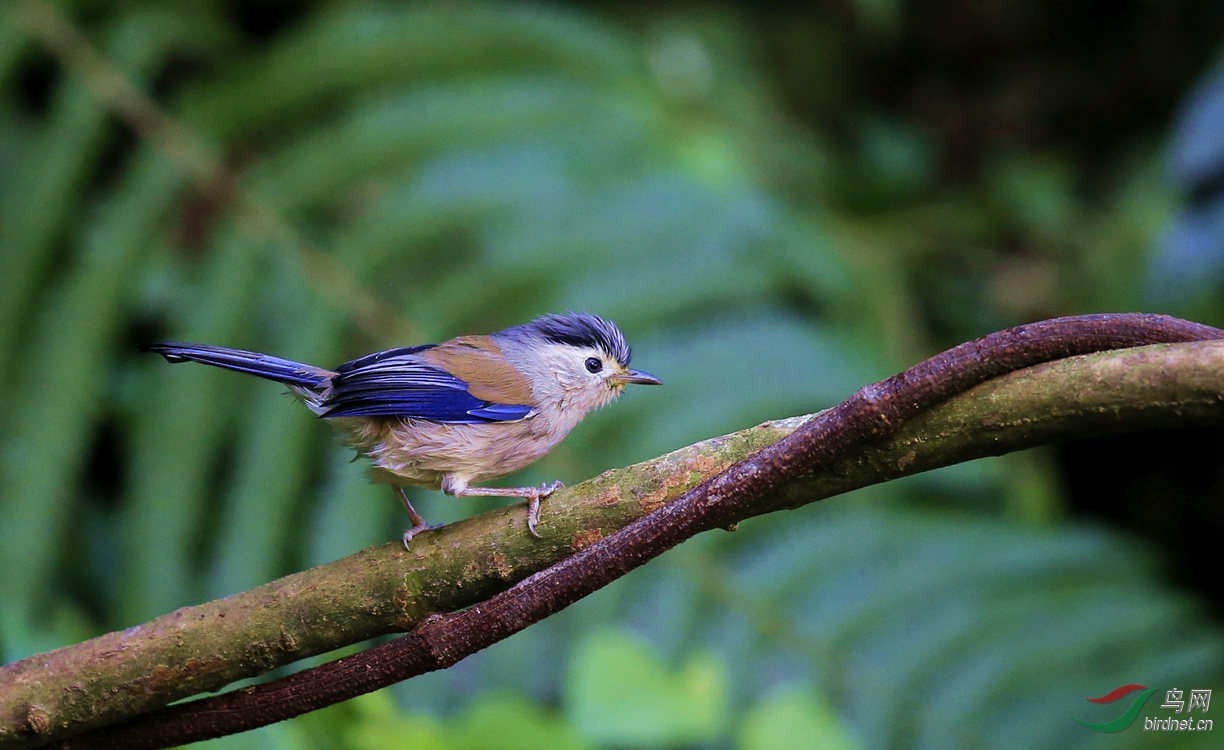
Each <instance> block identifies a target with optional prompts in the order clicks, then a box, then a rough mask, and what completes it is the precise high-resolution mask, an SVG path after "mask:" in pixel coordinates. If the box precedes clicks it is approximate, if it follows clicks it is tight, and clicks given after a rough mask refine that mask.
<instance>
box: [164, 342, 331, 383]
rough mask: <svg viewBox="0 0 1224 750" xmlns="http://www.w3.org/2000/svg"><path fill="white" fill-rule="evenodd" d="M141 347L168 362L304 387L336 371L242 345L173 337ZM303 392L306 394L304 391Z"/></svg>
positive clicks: (324, 381) (323, 379)
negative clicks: (188, 341) (191, 341)
mask: <svg viewBox="0 0 1224 750" xmlns="http://www.w3.org/2000/svg"><path fill="white" fill-rule="evenodd" d="M140 349H141V351H145V352H156V353H158V354H160V355H162V356H163V357H165V358H166V361H167V362H200V363H202V364H206V365H212V366H213V367H221V368H224V369H226V370H236V371H238V372H245V373H247V374H248V375H254V376H256V377H260V378H265V379H267V380H275V381H276V382H278V383H284V384H285V385H288V386H290V387H294V388H295V389H296V388H301V389H303V390H304V391H317V390H318V389H319V388H320V387H322V386H323V385H324V384H325V383H326V382H327V381H328V380H329V379H330V378H331V377H332V376H334V375H335V374H336V373H334V372H332V371H331V370H324V369H323V368H321V367H312V366H311V365H304V364H302V363H300V362H291V361H289V360H287V359H281V358H280V357H272V356H270V355H267V354H260V353H259V352H248V351H246V350H244V349H227V348H225V347H223V346H208V345H207V344H182V343H178V342H174V341H170V342H166V343H164V344H149V345H148V346H142V347H140ZM303 395H305V394H303Z"/></svg>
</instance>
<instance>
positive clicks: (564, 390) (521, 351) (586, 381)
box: [498, 312, 662, 418]
mask: <svg viewBox="0 0 1224 750" xmlns="http://www.w3.org/2000/svg"><path fill="white" fill-rule="evenodd" d="M498 336H499V337H504V338H505V339H507V340H509V341H511V342H513V346H512V347H511V348H510V349H511V351H512V352H513V354H511V351H507V352H506V354H507V359H510V358H511V356H513V359H514V360H515V361H514V365H515V366H516V367H517V368H518V369H520V371H522V372H524V373H526V374H527V375H528V378H529V379H530V381H531V385H532V390H533V391H534V392H535V394H536V397H537V398H538V399H540V401H541V402H544V403H551V404H553V405H555V406H557V407H558V408H560V409H563V410H574V412H575V413H576V415H577V417H578V418H581V416H582V415H583V414H586V413H587V412H588V411H591V410H592V409H597V408H599V407H601V406H603V405H605V404H607V403H609V402H610V401H612V400H613V399H615V398H616V397H617V396H619V395H620V394H621V391H622V390H624V388H625V386H626V385H629V384H630V383H638V384H641V385H662V381H661V380H659V379H658V378H656V377H655V376H654V375H651V374H650V373H647V372H642V371H641V370H634V369H632V368H631V367H629V359H630V356H631V354H632V353H631V351H630V348H629V344H628V343H626V341H625V336H624V334H622V333H621V332H620V329H619V328H617V327H616V325H615V324H614V323H612V322H611V321H609V320H604V319H603V318H601V317H599V316H598V315H591V314H589V313H575V312H570V313H566V314H565V315H545V316H543V317H541V318H537V319H535V320H533V321H531V322H530V323H526V324H524V325H521V326H515V327H514V328H509V329H507V330H505V331H502V332H501V333H500V334H498ZM505 348H506V347H503V349H505Z"/></svg>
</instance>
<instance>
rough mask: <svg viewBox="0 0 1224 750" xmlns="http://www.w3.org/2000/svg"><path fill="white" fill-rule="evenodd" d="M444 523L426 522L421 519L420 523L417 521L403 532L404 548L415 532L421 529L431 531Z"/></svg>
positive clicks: (406, 547) (417, 532)
mask: <svg viewBox="0 0 1224 750" xmlns="http://www.w3.org/2000/svg"><path fill="white" fill-rule="evenodd" d="M445 525H446V524H441V523H435V524H428V523H425V522H423V521H422V522H421V523H418V524H417V525H415V526H413V527H412V528H411V529H408V530H407V531H405V532H404V549H408V542H411V541H412V539H413V537H415V536H416V535H417V534H419V533H421V532H422V531H431V530H433V529H440V528H442V527H443V526H445Z"/></svg>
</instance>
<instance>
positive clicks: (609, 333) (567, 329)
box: [505, 311, 633, 367]
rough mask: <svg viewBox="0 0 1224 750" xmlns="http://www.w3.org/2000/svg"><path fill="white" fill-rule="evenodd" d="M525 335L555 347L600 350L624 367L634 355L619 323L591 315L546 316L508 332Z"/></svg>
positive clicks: (573, 313) (571, 313) (570, 313)
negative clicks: (563, 345) (552, 344)
mask: <svg viewBox="0 0 1224 750" xmlns="http://www.w3.org/2000/svg"><path fill="white" fill-rule="evenodd" d="M512 332H516V333H517V332H522V333H525V334H528V335H531V336H536V337H539V338H542V339H544V340H545V341H551V342H553V343H555V344H568V345H570V346H580V347H592V348H595V349H599V350H601V351H603V352H604V353H605V354H607V355H608V356H609V357H611V358H612V359H615V360H616V361H617V362H619V363H620V365H621V366H622V367H628V365H629V359H630V357H631V356H632V354H633V352H632V351H631V350H630V348H629V344H628V343H627V342H626V341H625V335H624V334H623V333H621V332H620V329H619V328H617V327H616V324H615V323H613V322H612V321H610V320H604V319H603V318H601V317H599V316H598V315H592V314H590V313H576V312H572V311H571V312H567V313H566V314H564V315H556V314H549V315H544V316H541V317H539V318H536V319H535V320H533V321H531V322H530V323H526V324H524V325H521V326H517V329H516V328H511V329H509V330H507V331H506V332H505V333H512Z"/></svg>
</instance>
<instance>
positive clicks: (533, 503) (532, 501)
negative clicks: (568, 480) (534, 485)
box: [527, 480, 565, 539]
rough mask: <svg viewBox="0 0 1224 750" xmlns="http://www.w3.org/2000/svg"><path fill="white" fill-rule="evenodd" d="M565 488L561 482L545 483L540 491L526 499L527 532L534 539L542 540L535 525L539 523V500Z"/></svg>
mask: <svg viewBox="0 0 1224 750" xmlns="http://www.w3.org/2000/svg"><path fill="white" fill-rule="evenodd" d="M564 486H565V483H564V482H562V481H561V480H557V481H555V482H545V483H544V484H541V485H540V489H539V490H538V491H537V492H535V493H534V494H532V495H531V496H529V497H528V498H527V531H529V532H531V535H532V536H534V537H535V538H536V539H542V538H543V537H541V536H540V533H539V532H538V531H536V524H537V523H539V522H540V500H542V499H543V498H546V497H548V496H549V495H551V494H552V493H554V492H556V491H557V490H559V489H561V488H562V487H564Z"/></svg>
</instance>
